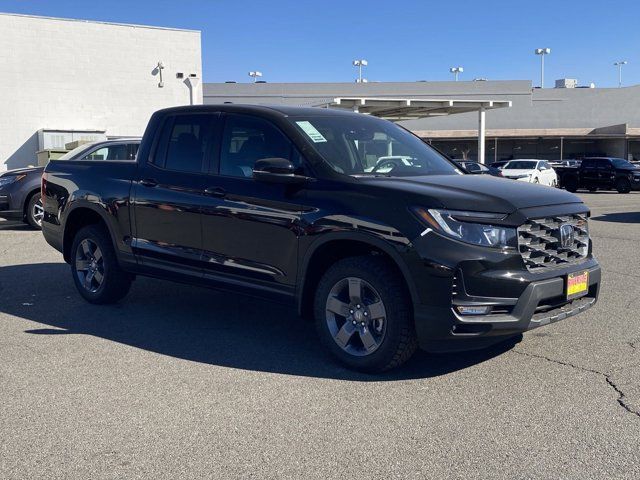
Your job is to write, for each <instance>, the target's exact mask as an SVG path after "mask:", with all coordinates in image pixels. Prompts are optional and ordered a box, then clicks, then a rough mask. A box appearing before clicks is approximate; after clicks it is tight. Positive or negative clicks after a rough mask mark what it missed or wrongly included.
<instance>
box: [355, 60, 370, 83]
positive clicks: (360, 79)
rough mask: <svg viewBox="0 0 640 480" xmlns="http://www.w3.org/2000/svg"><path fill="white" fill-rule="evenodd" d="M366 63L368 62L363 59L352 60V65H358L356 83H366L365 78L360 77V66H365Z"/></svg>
mask: <svg viewBox="0 0 640 480" xmlns="http://www.w3.org/2000/svg"><path fill="white" fill-rule="evenodd" d="M367 65H369V62H367V61H366V60H365V59H360V60H354V61H353V66H354V67H358V78H357V79H356V83H366V81H367V79H366V78H362V67H366V66H367Z"/></svg>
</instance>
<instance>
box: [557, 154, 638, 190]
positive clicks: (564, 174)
mask: <svg viewBox="0 0 640 480" xmlns="http://www.w3.org/2000/svg"><path fill="white" fill-rule="evenodd" d="M555 170H556V174H557V175H558V184H559V185H560V187H564V188H565V189H566V190H568V191H569V192H575V191H577V190H579V189H586V190H589V191H592V192H594V191H596V190H617V191H618V192H619V193H629V192H630V191H631V190H640V168H638V167H637V166H636V165H633V164H632V163H631V162H628V161H627V160H625V159H623V158H611V157H591V158H583V159H582V162H581V163H580V165H578V166H575V167H568V166H567V167H557V168H555Z"/></svg>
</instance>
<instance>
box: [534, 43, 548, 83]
mask: <svg viewBox="0 0 640 480" xmlns="http://www.w3.org/2000/svg"><path fill="white" fill-rule="evenodd" d="M534 52H535V54H536V55H540V88H544V56H545V55H549V54H550V53H551V49H550V48H536V49H535V50H534Z"/></svg>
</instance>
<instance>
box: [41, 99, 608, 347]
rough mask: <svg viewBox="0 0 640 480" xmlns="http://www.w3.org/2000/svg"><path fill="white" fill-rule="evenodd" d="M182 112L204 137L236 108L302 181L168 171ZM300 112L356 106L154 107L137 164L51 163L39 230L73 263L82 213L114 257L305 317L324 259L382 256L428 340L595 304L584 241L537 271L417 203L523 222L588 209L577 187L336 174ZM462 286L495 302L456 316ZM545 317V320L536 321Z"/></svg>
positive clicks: (497, 329) (509, 330) (504, 327)
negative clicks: (573, 286) (283, 305)
mask: <svg viewBox="0 0 640 480" xmlns="http://www.w3.org/2000/svg"><path fill="white" fill-rule="evenodd" d="M187 114H188V115H209V116H210V117H211V118H215V119H216V121H217V122H218V123H219V127H216V129H215V130H214V133H213V134H212V137H211V139H210V141H211V142H212V144H216V142H218V140H219V138H220V137H221V135H223V133H221V132H222V129H223V128H224V126H225V125H226V123H225V122H226V121H227V120H226V119H228V118H230V116H233V115H248V116H252V117H255V118H259V119H262V120H266V121H268V122H270V123H271V124H273V125H274V126H275V127H277V129H279V130H280V131H281V132H282V134H283V135H285V136H286V137H287V139H288V140H289V141H290V142H291V144H292V148H293V149H295V150H296V151H297V152H299V154H300V155H301V157H302V158H303V159H304V162H303V164H302V166H301V167H300V169H301V172H302V173H304V174H305V175H306V176H308V177H309V178H310V180H309V181H306V182H304V183H291V184H288V183H281V184H272V183H266V182H258V181H256V180H255V179H252V178H242V177H231V176H226V175H220V174H219V173H218V168H219V157H218V155H219V153H217V154H216V153H209V154H207V156H206V157H205V161H204V162H203V165H202V167H201V171H200V172H176V171H173V170H170V169H167V168H166V160H165V164H163V163H162V161H161V159H160V158H159V156H160V153H159V152H163V150H162V142H163V139H164V138H165V137H164V134H163V133H162V132H163V129H164V128H165V125H167V124H168V123H167V122H175V121H176V120H175V118H174V117H175V116H176V115H187ZM302 114H306V115H313V116H324V115H358V114H354V113H342V112H335V111H332V110H331V111H328V110H324V109H300V108H293V107H273V108H271V107H257V106H241V105H220V106H197V107H176V108H172V109H166V110H162V111H160V112H156V113H155V114H154V115H153V116H152V118H151V120H150V123H149V125H148V127H147V130H146V132H145V134H144V137H143V139H142V143H141V146H140V150H139V152H138V158H137V161H136V162H108V161H104V162H95V164H91V165H88V164H87V162H83V161H64V162H63V161H52V162H50V163H49V165H48V166H47V168H46V171H45V174H44V189H43V190H44V192H45V202H44V207H45V218H44V222H43V233H44V236H45V238H46V240H47V241H48V242H49V243H50V244H51V245H52V246H54V247H55V248H57V249H58V250H60V251H61V252H63V253H64V255H65V259H66V260H67V261H69V247H70V244H71V241H72V237H73V234H74V232H75V231H77V229H78V225H80V224H81V222H82V219H90V220H91V221H92V222H95V221H96V219H98V218H99V219H100V220H101V221H102V222H103V223H104V224H105V225H106V226H107V228H108V230H109V232H110V234H111V237H112V239H113V242H114V246H115V248H116V252H117V255H118V258H119V262H120V264H121V265H122V266H123V268H125V269H126V270H128V271H130V272H132V273H136V274H144V275H152V276H157V277H162V278H168V279H172V280H177V281H183V282H188V283H194V284H203V285H208V286H213V287H217V288H221V289H227V290H232V291H240V292H243V293H249V294H253V295H258V296H266V297H268V298H271V299H276V300H280V301H285V302H290V303H294V304H296V305H297V307H298V310H299V311H300V312H301V313H305V310H306V308H307V307H306V303H308V298H309V295H310V289H311V291H312V290H313V288H314V287H315V282H316V281H317V274H316V273H314V272H316V270H317V268H319V266H318V262H319V260H318V258H333V257H331V255H334V256H335V255H340V254H343V253H344V252H345V250H348V251H351V250H353V251H354V252H357V254H362V253H363V252H371V253H372V254H375V255H385V256H386V257H388V259H389V261H390V262H392V263H393V264H394V265H395V266H396V267H397V269H398V271H399V272H400V273H401V274H402V277H403V278H404V280H405V282H406V286H407V289H408V292H409V294H410V296H411V299H412V303H413V307H414V317H415V323H416V330H417V332H418V334H419V337H420V342H421V344H422V345H423V346H425V347H429V348H436V347H434V345H436V344H440V343H441V342H442V341H443V340H446V341H450V340H451V341H454V342H457V343H458V344H460V345H464V346H465V347H464V348H468V347H469V346H470V344H469V343H468V341H469V340H470V339H472V338H473V339H474V340H480V342H478V343H479V344H481V343H482V342H484V341H486V342H494V341H497V340H499V339H500V338H503V337H505V336H508V335H513V334H514V333H517V332H519V331H524V330H527V329H530V328H534V327H536V326H539V325H542V324H545V323H548V322H549V321H552V319H555V320H557V319H560V318H565V317H566V316H569V315H570V314H575V313H578V312H579V311H582V310H584V308H587V307H586V306H590V305H591V304H592V303H593V302H595V299H596V298H597V293H598V288H599V283H600V270H599V266H598V264H597V262H596V260H595V259H594V258H593V256H592V255H591V250H590V247H589V254H588V256H586V257H585V258H584V259H582V260H581V261H579V262H576V263H568V264H566V265H562V266H559V267H554V268H548V269H546V270H544V271H539V272H533V271H529V270H527V268H525V264H524V262H523V258H522V256H521V253H520V252H519V251H518V249H517V248H515V247H514V248H511V249H502V250H501V249H495V248H489V247H482V246H479V245H478V246H476V245H471V244H468V243H463V242H460V241H457V240H454V239H452V238H449V237H446V236H444V235H442V234H440V233H437V232H435V231H431V232H428V230H429V229H427V230H425V225H424V224H422V223H420V222H419V221H418V220H417V219H416V216H415V215H414V213H413V212H412V210H411V209H412V208H413V207H422V208H427V209H448V210H467V211H472V212H473V211H476V212H491V213H493V214H498V215H494V216H495V217H496V218H495V219H494V220H493V223H496V224H499V225H504V226H511V227H517V226H520V225H522V224H523V223H524V222H525V221H526V220H527V219H531V218H544V217H549V216H563V215H571V214H577V213H579V214H588V209H587V207H586V206H585V205H584V204H583V203H582V202H581V200H580V199H579V198H578V197H576V196H575V195H573V194H570V193H568V192H565V191H562V190H559V189H553V188H549V187H543V186H538V185H533V184H527V183H524V184H523V183H520V182H509V181H505V180H502V179H499V178H494V177H491V176H489V175H457V174H456V175H434V176H424V177H410V178H409V177H407V178H392V177H388V176H384V175H381V176H375V175H353V176H347V175H343V174H339V173H337V172H336V171H335V170H334V169H332V168H331V167H330V166H328V165H327V163H326V162H325V161H324V160H323V159H322V157H320V155H319V154H318V152H317V150H316V149H314V146H313V144H312V143H311V142H310V141H309V139H307V138H306V137H305V136H304V135H302V134H301V133H300V131H298V130H297V129H296V128H294V126H292V124H291V122H289V121H288V120H287V116H294V115H302ZM208 151H209V150H208ZM210 151H211V152H215V151H216V149H211V150H210ZM218 152H219V151H218ZM165 155H166V154H165ZM321 253H322V254H325V255H326V254H329V257H321V256H320V255H321ZM322 266H323V265H320V267H322ZM324 267H326V265H324ZM584 270H588V271H589V272H590V281H591V287H590V290H589V294H588V296H587V297H583V298H590V299H592V300H593V302H591V303H588V302H587V301H585V300H582V302H583V303H584V304H585V305H586V306H585V305H582V304H580V305H577V304H576V306H575V308H573V307H572V305H573V302H569V301H567V300H565V301H562V296H563V291H564V288H565V286H564V285H565V279H566V276H567V274H569V273H572V272H576V271H584ZM561 290H562V291H561ZM456 294H459V297H458V298H462V299H463V300H464V301H466V302H467V303H477V304H490V305H493V306H495V307H496V308H495V314H494V315H484V316H471V317H463V316H461V315H460V314H458V313H457V312H456V311H455V310H454V307H455V305H456V301H458V300H457V299H456ZM545 302H547V303H545ZM587 304H588V305H587ZM562 309H564V310H562ZM560 310H562V311H560ZM554 312H556V313H554ZM539 313H544V314H545V315H547V314H548V315H547V316H544V315H543V316H540V317H539V318H538V319H536V318H534V317H535V315H538V314H539ZM483 338H484V339H486V340H482V339H483ZM452 348H455V347H452Z"/></svg>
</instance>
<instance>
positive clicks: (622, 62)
mask: <svg viewBox="0 0 640 480" xmlns="http://www.w3.org/2000/svg"><path fill="white" fill-rule="evenodd" d="M627 63H628V62H627V61H626V60H620V61H619V62H615V63H614V65H615V66H616V67H618V88H620V87H622V66H623V65H626V64H627Z"/></svg>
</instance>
